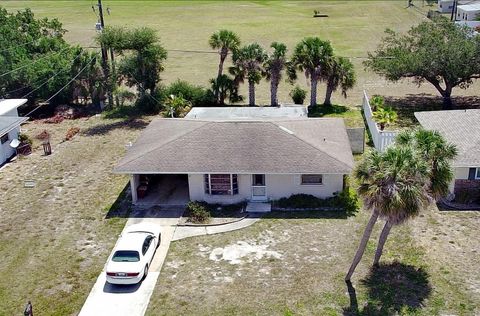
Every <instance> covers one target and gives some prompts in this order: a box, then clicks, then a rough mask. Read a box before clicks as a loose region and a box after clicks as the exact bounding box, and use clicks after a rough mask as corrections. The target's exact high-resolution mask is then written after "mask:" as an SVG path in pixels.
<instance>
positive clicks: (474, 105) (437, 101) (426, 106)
mask: <svg viewBox="0 0 480 316" xmlns="http://www.w3.org/2000/svg"><path fill="white" fill-rule="evenodd" d="M452 100H453V103H454V105H453V106H452V110H463V109H480V97H478V96H455V97H453V98H452ZM385 104H386V105H388V106H391V107H392V108H393V109H394V110H395V111H396V112H397V113H398V117H399V119H398V121H397V123H396V125H397V126H398V127H400V128H404V127H411V126H412V125H416V124H417V119H416V118H415V115H414V113H415V112H419V111H440V110H443V100H442V98H441V97H436V96H432V95H430V94H407V95H406V96H404V97H385Z"/></svg>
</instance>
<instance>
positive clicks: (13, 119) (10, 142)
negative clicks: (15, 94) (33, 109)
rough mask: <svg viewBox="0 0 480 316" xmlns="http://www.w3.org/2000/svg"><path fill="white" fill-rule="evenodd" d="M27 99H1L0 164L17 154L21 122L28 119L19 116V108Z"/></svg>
mask: <svg viewBox="0 0 480 316" xmlns="http://www.w3.org/2000/svg"><path fill="white" fill-rule="evenodd" d="M26 102H27V99H8V100H0V165H2V164H3V163H4V162H5V161H7V160H8V159H10V158H11V157H12V156H14V155H15V153H16V150H15V148H16V147H17V146H18V140H17V138H18V134H19V133H20V124H22V123H23V122H25V121H26V120H28V118H27V117H19V116H18V110H17V108H18V107H19V106H21V105H23V104H25V103H26Z"/></svg>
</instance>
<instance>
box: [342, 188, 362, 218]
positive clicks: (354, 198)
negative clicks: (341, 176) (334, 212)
mask: <svg viewBox="0 0 480 316" xmlns="http://www.w3.org/2000/svg"><path fill="white" fill-rule="evenodd" d="M338 203H339V205H340V206H341V207H343V208H344V209H345V212H346V213H347V214H348V215H353V214H355V213H357V211H358V210H359V209H360V202H359V200H358V195H357V192H356V191H355V190H354V189H352V188H346V189H345V190H343V191H342V192H340V194H339V195H338Z"/></svg>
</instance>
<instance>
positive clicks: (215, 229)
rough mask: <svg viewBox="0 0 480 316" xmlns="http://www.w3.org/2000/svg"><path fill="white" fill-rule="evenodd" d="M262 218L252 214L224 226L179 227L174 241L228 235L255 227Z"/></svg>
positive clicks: (174, 235)
mask: <svg viewBox="0 0 480 316" xmlns="http://www.w3.org/2000/svg"><path fill="white" fill-rule="evenodd" d="M260 218H261V214H257V213H251V214H250V215H249V216H248V217H245V218H244V219H242V220H240V221H237V222H234V223H230V224H224V225H216V226H178V227H177V228H176V229H175V233H174V234H173V239H172V241H176V240H180V239H184V238H188V237H194V236H202V235H213V234H219V233H226V232H230V231H234V230H238V229H242V228H245V227H248V226H250V225H253V224H254V223H256V222H257V221H259V220H260Z"/></svg>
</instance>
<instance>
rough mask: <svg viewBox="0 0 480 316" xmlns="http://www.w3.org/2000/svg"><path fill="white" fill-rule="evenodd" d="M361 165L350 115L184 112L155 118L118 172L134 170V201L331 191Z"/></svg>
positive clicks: (172, 201) (327, 193) (223, 201)
mask: <svg viewBox="0 0 480 316" xmlns="http://www.w3.org/2000/svg"><path fill="white" fill-rule="evenodd" d="M353 165H354V162H353V156H352V151H351V149H350V143H349V140H348V136H347V132H346V128H345V125H344V122H343V120H342V119H337V118H321V119H317V118H303V119H302V118H298V119H291V118H290V119H275V120H252V119H248V120H213V121H212V120H202V119H189V118H184V119H155V120H153V121H152V122H151V123H150V125H149V126H148V127H147V128H146V129H145V131H143V133H142V134H141V135H140V137H139V138H138V139H137V141H136V142H135V143H134V144H133V145H132V146H131V147H130V148H129V150H128V152H127V153H126V155H125V157H124V158H123V159H122V160H121V161H120V162H119V163H118V165H117V166H116V167H115V169H114V172H115V173H121V174H128V175H130V176H131V181H130V183H131V189H132V200H133V202H134V203H138V204H142V203H145V204H176V205H178V204H184V203H186V202H187V201H188V200H198V201H206V202H210V203H221V204H229V203H235V202H240V201H244V200H248V201H268V200H275V199H279V198H282V197H288V196H290V195H292V194H298V193H306V194H312V195H314V196H317V197H320V198H326V197H331V196H333V195H334V193H336V192H339V191H341V190H342V189H343V187H344V176H345V175H348V174H349V173H350V172H351V170H352V168H353ZM145 190H147V194H146V195H145V196H143V195H144V193H145Z"/></svg>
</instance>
